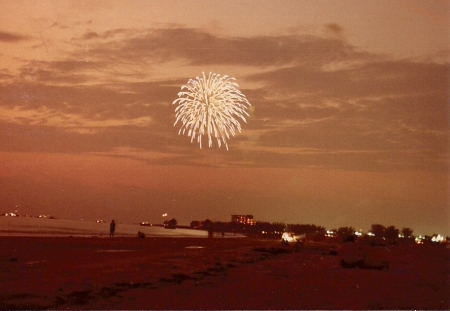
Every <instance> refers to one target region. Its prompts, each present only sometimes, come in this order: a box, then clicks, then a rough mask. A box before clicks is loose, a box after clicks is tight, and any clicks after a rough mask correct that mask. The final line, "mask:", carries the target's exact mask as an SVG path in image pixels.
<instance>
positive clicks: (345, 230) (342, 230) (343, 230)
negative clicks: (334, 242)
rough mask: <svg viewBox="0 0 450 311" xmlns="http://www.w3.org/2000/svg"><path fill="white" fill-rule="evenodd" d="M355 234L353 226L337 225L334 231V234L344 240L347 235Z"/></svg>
mask: <svg viewBox="0 0 450 311" xmlns="http://www.w3.org/2000/svg"><path fill="white" fill-rule="evenodd" d="M354 234H355V228H353V227H339V228H338V229H337V231H336V235H337V236H338V237H340V238H342V240H346V239H347V238H348V237H349V236H352V235H354Z"/></svg>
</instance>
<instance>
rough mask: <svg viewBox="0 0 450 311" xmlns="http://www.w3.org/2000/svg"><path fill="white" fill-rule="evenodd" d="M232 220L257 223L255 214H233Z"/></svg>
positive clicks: (233, 221) (234, 221) (242, 222)
mask: <svg viewBox="0 0 450 311" xmlns="http://www.w3.org/2000/svg"><path fill="white" fill-rule="evenodd" d="M231 222H232V223H238V224H244V225H250V226H254V225H256V221H255V220H254V219H253V215H231Z"/></svg>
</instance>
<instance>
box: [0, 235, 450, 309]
mask: <svg viewBox="0 0 450 311" xmlns="http://www.w3.org/2000/svg"><path fill="white" fill-rule="evenodd" d="M383 251H384V252H385V254H386V256H387V258H388V259H389V262H390V265H389V269H385V270H375V269H360V268H355V269H343V268H342V267H341V266H340V265H339V260H338V256H336V255H332V254H330V251H329V249H328V248H327V247H326V245H323V244H320V245H319V244H314V243H310V244H306V245H304V246H291V245H290V246H282V245H281V244H280V243H279V241H266V240H255V239H247V238H240V239H230V238H225V239H222V238H214V239H207V238H144V239H139V238H112V239H110V238H98V237H93V238H78V237H67V238H63V237H54V238H50V237H0V307H1V309H77V310H79V309H196V310H200V309H450V298H449V297H450V266H449V250H448V249H445V247H443V246H440V245H413V246H395V247H394V246H392V247H388V248H384V249H383Z"/></svg>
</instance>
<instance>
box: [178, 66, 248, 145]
mask: <svg viewBox="0 0 450 311" xmlns="http://www.w3.org/2000/svg"><path fill="white" fill-rule="evenodd" d="M202 75H203V76H202V77H201V78H199V77H197V78H196V79H195V80H193V79H189V81H188V83H187V85H183V86H182V87H181V92H179V93H178V98H177V99H175V100H174V101H173V103H172V104H173V105H174V104H178V107H176V108H175V118H176V120H175V123H174V126H175V125H176V124H177V123H178V122H181V128H180V130H179V131H178V134H183V135H184V134H185V133H186V131H187V135H188V136H189V137H191V142H193V141H194V139H195V138H196V137H197V142H198V143H199V145H200V149H201V148H202V138H203V136H205V135H207V136H208V146H209V147H210V148H211V147H212V144H213V137H214V138H215V139H216V140H217V145H218V146H219V148H220V146H221V145H222V143H223V144H224V145H225V147H226V148H227V150H228V144H227V139H230V135H231V136H234V135H235V133H236V129H237V130H238V131H239V132H241V124H240V123H239V121H238V120H237V119H241V120H242V121H244V122H247V121H246V119H245V116H249V114H248V113H247V111H246V110H247V105H248V106H251V105H250V103H249V102H248V100H247V98H246V97H245V95H244V94H242V93H241V91H239V90H238V84H237V83H236V80H235V79H234V78H230V77H228V76H226V75H225V76H220V75H219V74H215V73H211V72H210V73H209V76H208V77H206V76H205V73H204V72H202Z"/></svg>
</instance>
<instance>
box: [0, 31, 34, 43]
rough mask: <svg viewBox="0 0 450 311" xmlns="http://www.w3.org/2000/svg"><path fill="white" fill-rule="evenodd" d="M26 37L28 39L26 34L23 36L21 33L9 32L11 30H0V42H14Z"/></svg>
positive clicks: (23, 39)
mask: <svg viewBox="0 0 450 311" xmlns="http://www.w3.org/2000/svg"><path fill="white" fill-rule="evenodd" d="M28 39H29V38H28V36H24V35H21V34H15V33H11V32H6V31H0V42H5V43H15V42H19V41H25V40H28Z"/></svg>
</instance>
